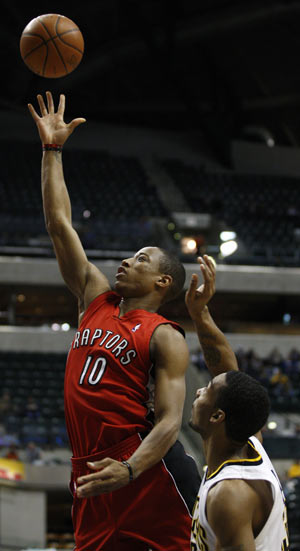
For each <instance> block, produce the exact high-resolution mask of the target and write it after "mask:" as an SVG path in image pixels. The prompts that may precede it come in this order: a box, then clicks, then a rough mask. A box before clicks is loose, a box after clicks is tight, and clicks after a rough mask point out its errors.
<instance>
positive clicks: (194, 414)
mask: <svg viewBox="0 0 300 551" xmlns="http://www.w3.org/2000/svg"><path fill="white" fill-rule="evenodd" d="M224 384H225V373H222V374H221V375H218V376H217V377H214V379H212V380H211V381H209V383H208V385H207V386H205V387H203V388H199V389H198V390H197V392H196V397H195V400H194V402H193V405H192V411H191V417H190V421H189V425H190V427H192V429H194V430H195V431H196V432H199V433H200V434H201V436H203V437H205V436H206V435H207V434H208V433H209V430H210V419H211V416H212V415H213V413H214V412H215V411H216V407H215V403H216V399H217V395H218V391H219V389H220V387H221V386H223V385H224Z"/></svg>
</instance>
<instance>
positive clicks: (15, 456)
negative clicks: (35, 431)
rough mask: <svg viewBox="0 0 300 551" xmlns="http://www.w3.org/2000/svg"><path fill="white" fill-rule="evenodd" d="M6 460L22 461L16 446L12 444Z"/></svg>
mask: <svg viewBox="0 0 300 551" xmlns="http://www.w3.org/2000/svg"><path fill="white" fill-rule="evenodd" d="M4 458H5V459H14V460H15V461H20V457H19V454H18V451H17V446H16V444H11V445H10V446H9V448H8V450H7V452H6V454H5V455H4Z"/></svg>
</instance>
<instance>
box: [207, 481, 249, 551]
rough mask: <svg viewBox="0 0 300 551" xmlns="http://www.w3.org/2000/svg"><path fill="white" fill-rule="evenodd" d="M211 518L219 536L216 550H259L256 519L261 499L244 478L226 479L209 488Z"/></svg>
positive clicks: (209, 518) (209, 517)
mask: <svg viewBox="0 0 300 551" xmlns="http://www.w3.org/2000/svg"><path fill="white" fill-rule="evenodd" d="M206 505H207V519H208V522H209V524H210V526H211V528H212V530H213V531H214V533H215V534H216V536H217V541H218V544H217V547H216V551H255V541H254V534H253V529H252V520H253V514H254V510H255V507H257V500H256V496H255V494H254V492H253V491H252V490H251V488H249V486H248V485H247V484H246V483H245V482H244V481H243V480H224V481H222V482H219V483H218V484H216V485H215V486H213V487H212V489H211V490H210V491H209V493H208V496H207V504H206Z"/></svg>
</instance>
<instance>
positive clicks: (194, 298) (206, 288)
mask: <svg viewBox="0 0 300 551" xmlns="http://www.w3.org/2000/svg"><path fill="white" fill-rule="evenodd" d="M197 261H198V263H199V265H200V270H201V273H202V276H203V283H202V284H201V285H200V286H199V287H198V283H199V278H198V275H197V274H193V275H192V277H191V281H190V285H189V288H188V290H187V292H186V294H185V303H186V306H187V309H188V311H189V314H190V316H191V318H192V319H196V318H197V316H198V315H199V314H200V313H201V312H202V310H203V309H204V308H205V306H206V305H207V303H208V302H209V301H210V299H211V297H212V296H213V295H214V293H215V290H216V286H215V282H216V266H215V263H214V262H213V260H212V259H211V258H210V257H209V256H207V255H204V256H203V257H201V256H199V257H198V258H197Z"/></svg>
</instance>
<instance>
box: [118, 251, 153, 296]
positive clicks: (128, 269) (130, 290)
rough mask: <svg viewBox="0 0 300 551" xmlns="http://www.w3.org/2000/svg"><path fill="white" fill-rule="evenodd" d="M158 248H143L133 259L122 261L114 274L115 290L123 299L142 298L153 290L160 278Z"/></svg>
mask: <svg viewBox="0 0 300 551" xmlns="http://www.w3.org/2000/svg"><path fill="white" fill-rule="evenodd" d="M161 255H162V253H161V251H160V249H159V248H158V247H144V248H143V249H140V250H139V251H138V252H137V253H136V254H135V255H134V256H133V257H131V258H126V259H125V260H123V262H122V264H121V266H119V268H118V271H117V273H116V283H115V289H116V291H117V293H119V294H120V295H122V296H123V297H125V298H126V297H127V298H130V297H143V296H145V295H147V294H148V293H150V292H151V291H153V290H154V288H155V282H156V281H157V280H158V278H159V277H160V276H161V273H160V271H159V261H160V257H161Z"/></svg>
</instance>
